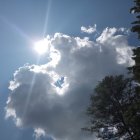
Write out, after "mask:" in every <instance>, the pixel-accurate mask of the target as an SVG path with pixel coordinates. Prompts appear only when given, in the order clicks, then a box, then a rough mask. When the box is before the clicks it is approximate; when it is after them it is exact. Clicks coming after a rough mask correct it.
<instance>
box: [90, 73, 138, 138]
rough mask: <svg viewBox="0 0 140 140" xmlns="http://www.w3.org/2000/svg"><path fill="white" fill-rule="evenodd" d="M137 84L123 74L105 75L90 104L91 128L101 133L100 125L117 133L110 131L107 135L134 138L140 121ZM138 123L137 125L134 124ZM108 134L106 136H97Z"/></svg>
mask: <svg viewBox="0 0 140 140" xmlns="http://www.w3.org/2000/svg"><path fill="white" fill-rule="evenodd" d="M134 85H135V84H134V83H133V81H132V79H130V78H124V76H122V75H119V76H106V77H105V78H104V79H103V80H102V81H101V82H99V84H98V85H97V86H96V88H95V90H94V91H95V92H94V93H93V94H92V95H91V104H90V106H89V107H88V110H87V113H88V115H89V116H90V124H91V126H90V127H89V128H88V130H89V131H92V132H95V131H96V132H98V134H100V131H101V128H103V129H104V130H105V129H109V128H112V129H114V131H115V129H116V130H117V131H116V132H115V133H114V131H112V133H110V131H107V134H110V135H106V136H107V137H108V136H109V137H112V138H113V137H122V136H124V137H125V138H126V139H135V138H134V137H136V135H137V132H136V131H137V123H136V121H139V119H140V118H139V117H140V116H139V114H138V117H137V116H136V114H137V113H138V112H137V110H138V105H137V98H135V86H134ZM134 123H136V124H134ZM98 136H99V137H102V138H103V137H105V136H104V135H98Z"/></svg>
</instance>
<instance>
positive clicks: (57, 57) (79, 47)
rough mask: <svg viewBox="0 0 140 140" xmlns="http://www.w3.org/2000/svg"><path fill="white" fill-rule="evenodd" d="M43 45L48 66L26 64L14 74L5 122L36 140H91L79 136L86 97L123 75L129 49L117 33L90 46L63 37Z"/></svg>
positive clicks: (105, 33)
mask: <svg viewBox="0 0 140 140" xmlns="http://www.w3.org/2000/svg"><path fill="white" fill-rule="evenodd" d="M47 39H48V41H49V44H50V46H49V47H50V49H49V50H48V53H47V57H48V58H49V62H48V59H47V61H46V64H42V65H35V64H33V65H29V64H26V65H24V66H22V67H20V68H19V69H18V70H17V71H16V72H15V73H14V78H13V80H12V81H10V85H9V89H10V90H11V94H10V95H9V97H8V101H7V105H6V107H5V110H6V118H12V119H13V120H14V122H15V124H16V125H17V127H28V126H30V127H32V128H33V129H34V136H35V138H36V139H38V138H39V137H41V136H46V137H47V136H51V138H52V139H54V140H66V139H67V140H71V139H72V140H85V139H86V140H93V139H94V138H95V137H94V135H88V134H87V133H84V132H82V131H81V128H82V127H84V126H86V125H87V122H88V118H87V116H86V115H85V111H86V108H87V105H88V103H89V96H90V94H91V93H92V91H93V88H94V87H95V86H96V84H97V82H98V81H100V80H101V79H102V78H103V77H104V76H106V75H111V74H120V73H121V74H122V73H124V72H125V70H126V67H127V66H129V65H131V64H132V60H131V59H130V57H131V55H132V51H131V47H132V46H129V45H128V42H127V37H126V36H125V35H124V34H123V31H121V32H120V29H117V28H106V29H104V30H103V32H102V33H101V35H100V36H99V37H98V38H97V39H96V40H95V41H92V40H89V38H87V37H86V38H80V37H72V36H68V35H65V34H62V33H56V34H54V36H49V37H47ZM46 47H47V46H46Z"/></svg>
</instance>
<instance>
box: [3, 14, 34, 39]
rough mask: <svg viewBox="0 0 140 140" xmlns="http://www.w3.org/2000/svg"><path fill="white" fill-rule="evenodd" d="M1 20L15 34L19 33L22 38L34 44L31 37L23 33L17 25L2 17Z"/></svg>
mask: <svg viewBox="0 0 140 140" xmlns="http://www.w3.org/2000/svg"><path fill="white" fill-rule="evenodd" d="M0 20H1V21H2V22H3V23H4V24H5V25H7V26H8V27H10V28H11V29H12V30H13V31H14V32H17V33H18V34H19V35H20V36H22V37H23V38H25V39H26V40H28V41H29V42H33V41H32V40H31V39H30V37H29V36H28V35H27V34H26V33H25V32H24V31H23V30H21V29H20V28H19V27H18V26H17V25H16V24H14V23H13V22H11V21H9V20H8V19H7V18H6V17H4V16H2V15H0Z"/></svg>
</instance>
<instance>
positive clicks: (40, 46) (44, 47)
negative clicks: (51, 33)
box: [34, 39, 48, 55]
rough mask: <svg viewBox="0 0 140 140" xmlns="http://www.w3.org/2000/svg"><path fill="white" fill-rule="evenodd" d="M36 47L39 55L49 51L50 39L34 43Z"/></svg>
mask: <svg viewBox="0 0 140 140" xmlns="http://www.w3.org/2000/svg"><path fill="white" fill-rule="evenodd" d="M34 49H35V51H36V52H37V53H38V54H39V55H43V54H45V53H47V51H48V40H47V39H42V40H40V41H37V42H35V43H34Z"/></svg>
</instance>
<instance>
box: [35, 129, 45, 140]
mask: <svg viewBox="0 0 140 140" xmlns="http://www.w3.org/2000/svg"><path fill="white" fill-rule="evenodd" d="M45 135H46V134H45V131H44V130H43V129H42V128H35V129H34V134H33V136H34V137H35V139H36V140H39V139H40V138H41V137H45Z"/></svg>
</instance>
